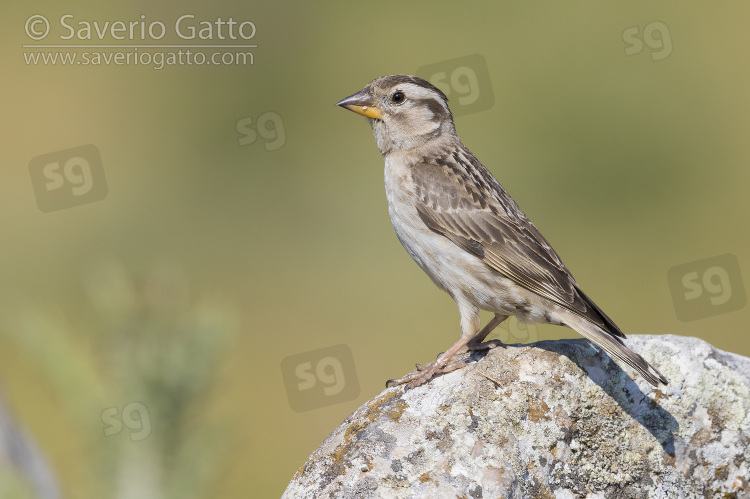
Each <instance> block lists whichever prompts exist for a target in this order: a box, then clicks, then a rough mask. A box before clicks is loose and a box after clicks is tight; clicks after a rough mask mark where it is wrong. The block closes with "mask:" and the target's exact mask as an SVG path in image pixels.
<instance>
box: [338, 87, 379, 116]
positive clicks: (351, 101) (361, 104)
mask: <svg viewBox="0 0 750 499" xmlns="http://www.w3.org/2000/svg"><path fill="white" fill-rule="evenodd" d="M336 105H337V106H341V107H345V108H346V109H348V110H349V111H354V112H355V113H357V114H361V115H362V116H366V117H368V118H373V119H376V120H382V119H383V111H382V110H381V109H380V108H379V107H378V103H377V101H376V100H375V98H374V97H373V96H372V95H371V94H370V92H369V89H367V88H365V89H364V90H360V91H359V92H357V93H356V94H352V95H350V96H349V97H347V98H346V99H341V100H340V101H338V102H337V103H336Z"/></svg>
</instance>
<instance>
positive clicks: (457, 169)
mask: <svg viewBox="0 0 750 499" xmlns="http://www.w3.org/2000/svg"><path fill="white" fill-rule="evenodd" d="M336 106H340V107H343V108H345V109H348V110H350V111H353V112H355V113H357V114H359V115H362V116H364V117H366V118H367V120H368V121H369V123H370V125H371V127H372V131H373V135H374V136H375V142H376V145H377V147H378V149H379V150H380V153H381V154H382V155H383V158H384V160H385V191H386V197H387V200H388V213H389V215H390V218H391V222H392V224H393V228H394V230H395V232H396V236H397V237H398V239H399V241H400V242H401V244H402V245H403V247H404V248H405V249H406V251H407V253H408V254H409V255H410V256H411V257H412V259H413V260H414V261H415V262H416V263H417V265H419V266H420V267H421V268H422V270H423V271H424V272H425V273H426V274H427V275H428V276H429V277H430V279H431V280H432V281H433V282H434V283H435V285H437V287H438V288H440V289H442V290H443V291H445V292H447V293H448V294H449V295H450V296H451V297H452V298H453V300H454V301H455V302H456V304H457V305H458V310H459V314H460V336H459V339H458V340H457V341H456V342H455V343H453V344H452V345H451V346H450V347H449V348H448V349H447V350H445V351H444V352H442V353H440V354H439V355H438V356H437V358H436V360H435V361H433V362H430V363H429V364H425V365H419V364H417V365H416V370H415V371H413V372H411V373H409V374H407V375H405V376H403V377H401V378H398V379H391V380H388V382H387V383H386V386H389V387H391V386H399V385H404V389H405V390H409V389H413V388H416V387H418V386H420V385H423V384H424V383H427V382H428V381H430V380H431V379H432V378H433V377H435V376H436V375H438V374H442V373H447V372H450V371H453V370H456V369H460V368H462V367H464V366H465V365H466V354H467V352H469V351H471V350H478V349H484V348H493V347H496V346H499V345H498V343H499V344H500V346H505V345H503V344H502V343H501V342H499V340H492V342H489V341H488V342H485V341H484V340H485V338H486V337H487V336H488V335H489V334H490V333H491V332H492V330H493V329H494V328H495V327H497V326H498V324H500V323H502V322H503V321H504V320H506V319H507V318H508V317H510V316H515V317H516V318H517V320H519V321H521V322H524V323H530V322H536V323H542V324H555V325H561V326H567V327H569V328H572V329H573V330H575V331H577V332H578V333H580V334H581V335H583V336H584V337H586V338H587V339H588V340H590V341H592V342H593V343H595V344H596V345H598V346H599V347H600V348H601V349H603V350H604V351H605V352H606V353H607V354H608V355H609V356H610V357H612V358H614V359H617V360H619V361H621V362H624V363H625V364H627V365H628V366H630V367H631V368H633V369H635V371H637V372H638V373H639V374H640V375H641V376H643V378H644V379H646V380H647V381H648V382H649V383H651V384H652V385H654V386H656V387H658V386H659V384H664V385H666V384H668V381H667V378H665V377H664V375H662V374H661V373H660V372H659V371H657V370H656V368H654V367H653V366H652V365H651V364H649V363H648V362H647V361H646V360H645V359H643V357H641V356H640V355H638V354H637V353H636V352H634V351H633V350H631V349H629V348H628V347H627V346H626V344H625V342H624V341H623V340H624V339H625V334H624V333H623V332H622V331H621V330H620V328H619V327H617V325H615V323H614V322H613V321H612V319H610V318H609V317H608V316H607V314H605V313H604V311H602V309H601V308H599V307H598V306H597V305H596V304H595V303H594V302H593V301H592V300H591V298H589V297H588V295H586V294H585V293H584V292H583V290H582V289H581V287H580V286H579V285H578V283H577V282H576V280H575V279H574V278H573V275H572V274H571V273H570V271H569V270H568V268H567V267H566V266H565V264H564V263H563V262H562V260H561V259H560V257H559V256H558V255H557V253H556V252H555V250H554V249H552V246H550V244H549V243H548V242H547V240H546V239H545V238H544V236H542V234H541V233H540V232H539V230H537V228H536V227H535V226H534V224H532V223H531V221H530V220H529V219H528V217H527V216H526V215H525V214H524V213H523V211H521V209H520V208H519V207H518V205H517V204H516V202H515V201H514V200H513V199H512V198H511V197H510V195H509V194H508V193H507V192H506V190H505V189H504V188H503V187H502V186H501V185H500V183H499V182H498V181H497V180H496V179H495V177H494V176H493V175H492V173H490V171H489V170H488V169H487V168H486V167H485V166H484V165H483V164H482V163H481V162H480V161H479V160H478V159H477V158H476V157H475V156H474V155H473V154H472V153H471V151H469V149H468V148H467V147H466V146H465V145H464V144H463V142H461V140H460V139H459V137H458V135H457V133H456V127H455V124H454V122H453V115H452V113H451V111H450V108H449V107H448V97H447V96H446V95H445V93H444V92H442V91H441V90H440V89H438V88H437V87H436V86H434V85H433V84H431V83H430V82H428V81H426V80H424V79H422V78H419V77H416V76H410V75H402V74H399V75H388V76H381V77H379V78H376V79H374V80H372V81H371V82H370V83H368V84H367V85H366V86H365V87H364V88H363V89H362V90H360V91H358V92H356V93H354V94H352V95H350V96H348V97H346V98H344V99H342V100H340V101H339V102H337V103H336ZM480 310H485V311H489V312H492V313H494V317H493V318H492V319H491V320H490V321H489V322H488V323H487V324H486V325H485V327H484V328H482V327H481V319H480V315H479V314H480Z"/></svg>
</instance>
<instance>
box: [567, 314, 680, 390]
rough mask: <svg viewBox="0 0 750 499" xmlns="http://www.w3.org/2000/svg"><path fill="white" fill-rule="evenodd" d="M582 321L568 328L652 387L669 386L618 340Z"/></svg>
mask: <svg viewBox="0 0 750 499" xmlns="http://www.w3.org/2000/svg"><path fill="white" fill-rule="evenodd" d="M584 321H585V319H584V320H582V321H581V322H580V323H578V324H570V327H572V328H573V329H575V330H576V331H578V332H579V333H580V334H582V335H583V336H585V337H586V338H588V339H589V340H591V341H593V342H594V343H596V344H597V345H599V347H601V348H602V350H604V351H605V352H607V354H608V355H609V356H610V357H613V358H615V359H618V360H620V361H622V362H624V363H625V364H627V365H629V366H630V367H632V368H633V369H635V370H636V371H638V372H639V373H640V374H641V376H643V377H644V378H645V379H646V381H648V382H649V383H651V384H652V385H654V386H659V384H663V385H667V384H669V381H667V378H666V377H664V375H663V374H662V373H660V372H659V371H657V370H656V368H655V367H654V366H652V365H651V364H649V363H648V362H646V360H645V359H644V358H643V357H641V356H640V355H638V354H637V353H635V352H634V351H632V350H631V349H629V348H628V347H627V346H626V345H625V344H624V343H623V342H622V340H621V339H620V338H617V337H615V336H613V335H612V334H610V333H608V332H607V331H605V330H603V329H601V328H600V327H598V326H596V325H594V324H591V323H590V322H588V321H585V322H584ZM624 337H625V336H624V335H623V338H624Z"/></svg>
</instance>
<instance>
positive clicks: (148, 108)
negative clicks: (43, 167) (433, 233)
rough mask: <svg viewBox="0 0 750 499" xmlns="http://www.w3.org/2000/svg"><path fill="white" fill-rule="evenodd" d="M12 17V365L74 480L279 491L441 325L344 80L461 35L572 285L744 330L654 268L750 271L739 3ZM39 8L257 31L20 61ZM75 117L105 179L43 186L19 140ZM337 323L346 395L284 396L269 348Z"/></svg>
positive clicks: (476, 122) (169, 491) (281, 348)
mask: <svg viewBox="0 0 750 499" xmlns="http://www.w3.org/2000/svg"><path fill="white" fill-rule="evenodd" d="M2 14H3V15H2V16H1V19H2V20H0V23H2V31H0V37H2V38H1V39H2V44H1V45H0V50H2V58H3V62H4V70H3V72H2V73H3V76H2V85H3V92H2V100H3V109H4V110H5V112H4V117H5V118H4V119H3V120H2V124H0V127H2V136H3V153H2V154H3V168H2V170H0V186H1V187H0V189H2V196H0V203H1V205H0V226H1V227H2V237H0V254H2V255H3V264H2V265H0V392H1V393H2V395H3V398H4V400H5V406H6V409H7V411H8V412H9V414H10V415H11V416H12V418H13V419H14V420H15V421H16V425H17V426H18V427H19V428H22V429H23V431H24V432H25V434H26V435H27V436H28V438H29V439H30V440H33V441H34V442H36V445H37V446H38V448H39V451H40V453H41V454H42V455H43V456H44V459H45V460H46V463H47V465H48V467H49V469H50V470H51V474H52V476H53V477H54V482H55V483H56V486H57V487H58V489H59V491H60V494H61V496H62V497H76V498H78V497H248V496H252V497H278V496H280V495H281V493H282V492H283V490H284V488H285V487H286V484H287V483H288V482H289V480H290V479H291V478H292V475H293V474H294V473H295V471H296V470H297V469H298V468H299V467H300V466H301V465H302V464H303V463H304V461H305V460H306V459H307V457H308V456H309V454H310V453H311V452H312V451H313V450H314V449H315V448H316V447H317V446H318V445H319V444H320V443H321V442H322V440H323V439H324V438H325V437H326V436H327V435H328V433H329V432H330V431H331V430H332V429H333V428H334V427H335V426H337V425H338V424H339V423H340V422H341V421H342V420H343V419H344V418H345V417H346V416H347V415H348V414H350V413H351V412H352V411H354V410H355V409H356V408H357V407H358V406H359V405H361V404H362V403H363V402H364V401H366V400H368V399H369V398H371V397H373V396H375V395H377V394H378V393H379V392H380V390H381V389H382V388H383V386H384V382H385V380H386V379H388V378H393V377H397V376H400V375H402V374H405V373H406V372H408V371H409V370H410V369H411V368H412V366H413V364H414V363H415V362H426V361H430V360H432V359H433V358H434V357H435V355H436V354H437V353H438V352H440V351H442V350H443V349H445V347H447V346H448V345H449V344H450V343H452V342H453V341H454V340H455V338H457V335H458V311H457V308H456V306H455V304H454V303H453V302H452V300H451V299H450V298H449V297H448V296H447V295H445V294H444V293H442V292H441V291H439V290H438V289H437V288H435V286H434V285H433V284H432V283H431V282H430V280H429V279H428V278H427V277H426V276H425V275H424V274H423V273H422V271H421V270H420V269H419V268H418V267H417V266H416V265H415V264H414V263H413V262H412V261H411V259H410V258H409V257H408V255H407V254H406V252H405V251H404V250H403V249H402V248H401V247H400V244H399V243H398V241H397V239H396V238H395V236H394V234H393V230H392V228H391V225H390V220H389V218H388V214H387V209H386V200H385V195H384V188H383V160H382V157H381V156H380V154H379V153H378V151H377V149H376V147H375V143H374V140H373V138H372V134H371V132H370V130H369V127H368V125H367V123H366V121H365V120H364V119H363V118H361V117H358V116H356V115H354V114H352V113H350V112H347V111H345V110H342V109H340V108H336V107H334V105H333V104H334V103H335V102H337V101H338V100H339V99H341V98H343V97H345V96H347V95H349V94H351V93H353V92H355V91H357V90H359V89H361V88H362V87H363V86H364V85H365V84H366V83H367V82H369V81H370V80H371V79H373V78H375V77H377V76H380V75H383V74H394V73H412V74H413V73H415V72H416V71H417V70H418V69H419V68H420V67H422V66H425V65H432V64H436V63H440V62H441V61H446V60H451V59H454V58H459V57H463V56H468V55H471V54H480V55H481V56H482V57H483V58H484V59H485V60H486V63H487V68H488V71H489V78H490V81H491V84H492V91H493V94H494V104H493V105H492V106H491V108H490V109H488V110H485V111H482V112H476V113H472V114H466V115H462V116H459V117H457V119H456V126H457V128H458V132H459V135H460V136H461V138H462V140H463V141H464V143H465V144H466V145H467V146H468V147H469V148H470V149H471V150H472V151H473V152H474V153H475V154H476V155H477V157H478V158H479V159H480V160H481V161H482V162H483V163H484V164H485V165H487V166H488V168H489V169H490V170H491V171H492V172H493V173H494V174H495V176H496V177H497V178H498V179H499V180H500V182H501V183H502V184H503V185H504V186H505V188H506V189H507V190H508V191H509V192H510V193H511V195H512V196H513V197H514V198H515V199H516V201H517V202H518V203H519V204H520V206H521V207H522V208H523V209H524V211H525V212H526V214H527V215H528V216H529V217H530V218H531V219H532V220H533V221H534V223H535V224H536V225H537V227H538V228H539V229H540V230H541V232H542V233H543V234H544V235H545V236H546V238H547V239H548V240H549V241H550V242H551V243H552V244H553V246H554V247H555V248H556V250H557V251H558V253H559V254H560V255H561V257H562V258H563V259H564V261H565V262H566V264H567V265H568V267H569V268H570V269H571V270H572V271H573V273H574V275H575V276H576V278H577V280H578V281H579V283H580V284H581V286H582V287H583V289H584V290H586V292H587V293H588V294H589V295H590V296H592V297H593V298H594V299H595V300H596V301H597V303H598V304H599V305H600V306H601V307H602V308H603V309H604V310H605V311H606V312H607V313H608V314H609V315H610V316H611V317H612V318H613V319H614V320H615V322H617V323H618V324H619V325H620V327H621V328H622V329H623V330H624V331H625V332H626V333H649V334H661V333H671V334H680V335H687V336H698V337H701V338H703V339H705V340H707V341H709V342H710V343H712V344H713V345H715V346H717V347H719V348H722V349H725V350H729V351H732V352H736V353H739V354H742V355H750V339H748V338H750V336H748V335H747V334H746V331H747V326H746V324H747V323H748V319H750V311H749V309H748V308H747V307H744V306H741V307H738V308H739V309H738V310H734V311H731V312H727V313H720V314H715V315H710V316H707V317H704V318H701V319H698V320H693V321H689V322H684V321H680V320H678V318H677V316H676V314H675V308H674V303H673V297H672V294H671V293H670V287H669V283H668V281H667V272H668V271H669V269H670V268H672V267H675V266H677V265H681V264H685V263H688V262H693V261H698V260H701V259H704V258H709V257H713V256H717V255H722V254H725V253H731V254H733V255H735V256H736V257H737V259H738V261H739V265H740V268H741V269H742V270H743V271H744V272H745V274H746V275H747V274H748V272H750V234H749V232H748V230H747V216H748V213H750V198H749V197H748V196H747V187H748V185H750V168H748V166H750V163H749V161H748V160H750V141H749V140H748V136H749V135H750V134H749V132H750V92H748V89H749V88H750V66H749V65H748V63H747V57H746V50H747V47H748V46H750V31H748V30H747V19H748V18H749V17H748V14H750V5H748V4H746V3H740V2H730V3H723V4H721V5H708V4H699V3H693V2H691V3H688V4H686V3H684V2H679V3H678V2H675V1H668V2H657V3H654V2H636V3H629V4H627V5H625V4H623V5H614V4H602V3H601V2H593V1H586V2H575V3H558V4H552V3H545V4H542V3H533V2H523V3H521V2H517V3H503V4H496V5H492V6H490V5H483V6H479V5H473V4H460V3H458V2H450V3H448V2H427V1H411V2H379V3H369V4H365V3H359V4H352V3H348V2H347V3H345V2H324V3H320V2H318V3H309V2H297V3H294V4H281V3H275V2H221V3H218V4H213V5H208V4H206V3H205V2H202V3H198V2H186V3H183V4H182V6H180V7H176V6H175V7H167V6H163V5H159V6H156V5H152V4H150V3H146V2H142V3H134V2H132V3H117V4H114V3H113V4H111V5H107V4H105V3H99V2H86V1H74V2H71V3H68V4H66V6H65V7H61V6H60V5H59V4H58V3H53V2H47V1H44V2H37V3H36V4H34V5H33V6H30V5H29V4H22V3H21V2H10V3H9V2H6V3H4V5H3V7H2ZM38 14H41V15H44V16H45V17H46V18H47V19H49V20H51V23H52V35H54V36H52V35H50V40H51V39H52V38H54V37H56V36H58V35H59V34H60V33H61V31H60V26H59V22H58V20H59V18H60V16H62V15H64V14H72V15H73V16H74V17H73V18H72V20H71V21H70V23H73V24H75V23H77V22H78V21H82V20H87V21H90V22H93V21H98V22H99V23H103V22H105V21H110V22H111V21H116V20H123V21H126V22H127V21H132V20H140V19H141V18H140V16H141V15H145V20H146V22H151V21H154V20H160V21H162V22H164V24H165V25H166V26H167V29H168V33H167V36H165V37H164V39H162V40H159V41H158V43H175V44H188V43H189V42H188V41H186V40H180V39H178V38H176V37H175V36H173V33H174V30H173V24H174V21H175V20H176V19H177V18H178V17H179V16H181V15H184V14H192V15H195V19H196V22H197V21H199V20H209V21H215V20H216V19H217V18H219V17H221V18H222V19H225V20H226V19H228V18H229V17H231V18H233V19H235V20H250V21H252V22H253V23H254V24H255V26H256V28H257V33H256V35H255V36H254V38H253V39H252V41H251V42H250V43H253V44H257V48H253V49H252V50H251V51H252V53H253V56H254V60H253V64H252V65H250V64H245V65H222V66H196V65H182V66H167V67H164V68H163V69H161V70H156V69H153V68H151V67H149V66H145V65H137V66H136V65H121V66H117V65H109V66H107V65H100V66H92V65H89V66H85V67H84V66H80V65H78V66H75V65H74V66H70V65H69V66H63V65H61V64H59V63H58V64H57V65H50V64H48V65H44V64H42V63H40V64H36V65H34V64H27V63H26V59H25V57H24V55H25V54H28V53H31V52H41V51H42V50H41V49H28V48H23V45H24V44H33V43H53V42H54V41H50V40H46V41H45V42H34V41H33V40H31V39H29V38H28V36H27V35H26V34H25V31H24V25H25V23H26V21H27V19H28V18H29V17H30V16H32V15H38ZM655 21H660V22H661V23H663V25H664V26H665V27H666V28H667V30H666V31H665V30H661V31H659V32H657V33H656V34H654V33H652V32H651V31H648V30H647V26H648V25H649V24H650V23H653V22H655ZM659 26H661V25H659ZM626 32H627V33H628V34H627V35H624V33H626ZM646 32H648V33H649V35H647V39H646V41H644V43H643V46H642V49H641V50H640V51H639V50H638V47H637V45H635V46H634V45H633V43H634V42H633V41H632V40H633V39H634V38H639V39H641V40H643V39H644V38H643V36H644V33H646ZM63 33H64V31H63ZM95 37H96V35H95V34H94V38H95ZM210 41H211V42H214V43H216V42H221V41H220V40H217V39H216V36H214V39H213V40H210ZM665 41H666V42H671V49H670V50H667V48H666V46H665V45H664V42H665ZM56 42H57V43H64V44H68V45H70V44H73V43H96V42H98V41H97V40H96V39H94V40H91V41H78V40H75V39H74V40H63V41H60V40H59V38H58V39H57V40H56ZM146 42H148V40H146V41H145V42H144V41H142V40H135V42H134V43H146ZM194 42H200V43H204V42H205V41H204V40H195V41H194ZM100 43H103V44H122V43H128V42H127V41H125V42H123V41H118V40H114V39H113V38H112V37H110V36H106V37H105V38H104V40H102V41H101V42H100ZM221 43H237V41H231V40H225V41H223V42H221ZM50 50H51V51H54V50H53V49H50ZM128 50H132V49H123V51H128ZM147 50H149V49H143V50H142V51H144V52H145V51H147ZM163 50H167V49H163ZM626 50H628V51H629V52H631V55H628V54H627V53H626ZM67 51H68V52H70V51H77V52H81V51H82V50H80V49H76V50H73V49H70V50H67ZM102 52H105V53H110V52H111V50H109V49H102ZM152 52H153V50H152ZM229 52H232V53H234V51H233V50H229ZM667 52H669V53H667ZM665 54H666V55H665ZM258 127H260V128H258ZM238 129H239V130H240V131H238ZM248 130H250V131H248ZM253 130H254V132H255V134H256V135H255V137H254V140H253V132H252V131H253ZM85 144H93V145H95V146H96V147H97V148H98V149H99V151H100V153H101V158H102V168H103V170H104V172H105V175H106V182H107V188H108V189H107V194H106V197H104V199H102V200H100V201H95V202H91V203H86V204H81V205H79V206H74V207H70V208H65V209H59V210H54V211H49V212H46V213H45V212H42V211H41V210H40V209H39V207H38V206H37V199H36V197H35V192H34V189H33V186H32V182H31V178H30V170H29V163H30V161H31V159H32V158H34V157H37V156H40V155H44V154H49V153H55V152H56V151H62V150H65V149H69V148H72V147H77V146H82V145H85ZM735 277H737V278H740V276H735ZM535 337H538V338H540V339H556V338H565V337H576V334H575V333H574V332H572V331H570V330H567V329H564V328H560V327H551V326H550V327H539V328H538V330H537V334H536V336H535ZM532 339H535V338H532ZM339 344H345V345H347V346H348V347H349V348H350V350H351V353H352V357H353V360H354V368H355V369H356V375H357V378H358V383H359V395H358V396H357V398H355V399H353V400H348V401H345V402H341V403H336V404H330V405H326V406H325V407H322V408H319V409H312V410H306V411H302V412H295V411H294V410H292V408H291V406H290V402H289V400H288V398H287V388H286V387H285V384H284V381H283V378H282V368H281V362H282V360H283V359H285V358H287V357H289V356H291V355H296V354H304V353H305V352H309V351H314V350H317V349H322V348H326V347H329V346H333V345H339ZM131 403H135V404H136V405H132V404H131ZM128 404H131V405H130V406H129V409H130V412H128V411H127V410H126V407H128ZM138 404H140V405H138ZM126 413H127V414H126ZM118 418H119V419H118ZM117 421H121V422H122V424H121V427H120V428H119V430H118V426H117V425H118V423H117ZM146 430H148V431H146ZM6 465H7V466H9V467H11V468H12V467H13V465H10V464H7V463H6ZM18 476H19V477H20V478H19V479H18V480H19V483H20V484H21V485H18V487H20V488H24V487H26V489H27V491H28V494H29V495H28V497H34V492H33V490H34V487H33V486H32V485H29V483H30V482H29V481H28V479H27V478H25V477H24V474H23V473H21V472H19V473H18ZM24 484H25V485H24ZM3 490H6V491H7V490H8V489H7V487H4V488H3ZM7 497H11V495H7ZM14 497H21V495H15V496H14Z"/></svg>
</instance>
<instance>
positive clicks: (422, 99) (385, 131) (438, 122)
mask: <svg viewBox="0 0 750 499" xmlns="http://www.w3.org/2000/svg"><path fill="white" fill-rule="evenodd" d="M336 105H337V106H341V107H345V108H346V109H349V110H350V111H353V112H355V113H357V114H361V115H362V116H366V117H367V118H368V121H369V122H370V124H371V125H372V130H373V133H374V134H375V140H376V141H377V144H378V149H380V152H381V153H383V154H384V155H385V154H388V153H390V152H394V151H406V150H409V149H414V148H416V147H420V146H422V145H424V144H427V143H428V142H430V141H433V140H438V139H440V138H445V137H453V136H455V133H456V130H455V128H454V126H453V116H452V115H451V112H450V109H448V97H446V96H445V94H444V93H443V92H441V91H440V89H438V88H437V87H435V86H434V85H432V84H431V83H430V82H428V81H426V80H423V79H422V78H417V77H416V76H409V75H391V76H381V77H380V78H376V79H374V80H372V81H371V82H370V83H368V84H367V86H365V88H363V89H362V90H360V91H359V92H357V93H355V94H352V95H350V96H349V97H347V98H345V99H342V100H341V101H339V102H337V103H336Z"/></svg>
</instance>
